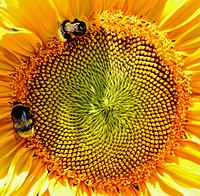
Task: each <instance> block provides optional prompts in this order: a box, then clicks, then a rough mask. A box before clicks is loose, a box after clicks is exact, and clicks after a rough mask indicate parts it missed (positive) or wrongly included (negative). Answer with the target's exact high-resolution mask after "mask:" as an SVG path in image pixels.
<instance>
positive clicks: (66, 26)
mask: <svg viewBox="0 0 200 196" xmlns="http://www.w3.org/2000/svg"><path fill="white" fill-rule="evenodd" d="M86 30H87V27H86V24H85V23H84V22H83V21H79V20H78V19H77V18H75V19H74V22H70V21H69V20H65V21H63V23H62V24H61V28H60V32H61V35H62V36H63V37H64V38H65V39H67V40H71V39H73V38H75V37H76V36H81V35H84V34H85V33H86Z"/></svg>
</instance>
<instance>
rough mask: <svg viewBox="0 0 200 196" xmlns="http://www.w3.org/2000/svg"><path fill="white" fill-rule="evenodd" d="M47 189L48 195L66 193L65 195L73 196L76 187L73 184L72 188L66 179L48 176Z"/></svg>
mask: <svg viewBox="0 0 200 196" xmlns="http://www.w3.org/2000/svg"><path fill="white" fill-rule="evenodd" d="M48 190H49V193H50V195H52V196H57V195H63V194H64V195H67V196H74V195H75V193H76V191H77V188H76V187H75V186H74V187H73V188H72V187H70V185H69V183H68V181H67V180H63V179H62V177H60V178H58V177H56V176H55V177H52V178H49V186H48Z"/></svg>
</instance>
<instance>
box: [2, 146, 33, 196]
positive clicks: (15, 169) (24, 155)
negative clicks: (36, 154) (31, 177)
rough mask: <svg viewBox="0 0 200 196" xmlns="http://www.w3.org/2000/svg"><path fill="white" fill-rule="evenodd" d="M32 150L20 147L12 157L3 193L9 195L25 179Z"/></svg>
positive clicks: (29, 165)
mask: <svg viewBox="0 0 200 196" xmlns="http://www.w3.org/2000/svg"><path fill="white" fill-rule="evenodd" d="M32 158H33V151H32V150H29V149H26V148H22V149H19V151H18V152H17V153H16V155H15V156H14V157H13V159H12V163H11V165H10V167H9V170H8V174H7V175H8V178H7V183H6V185H5V188H4V193H5V195H9V194H10V193H12V192H13V190H15V189H19V188H20V187H21V185H22V184H23V182H24V180H25V179H26V177H27V175H28V173H29V171H30V167H31V164H32Z"/></svg>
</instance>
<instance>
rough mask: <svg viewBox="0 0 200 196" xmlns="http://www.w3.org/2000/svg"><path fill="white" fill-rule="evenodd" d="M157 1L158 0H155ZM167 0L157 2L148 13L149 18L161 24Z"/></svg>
mask: <svg viewBox="0 0 200 196" xmlns="http://www.w3.org/2000/svg"><path fill="white" fill-rule="evenodd" d="M155 2H156V1H155ZM165 3H166V0H159V1H157V2H156V4H155V5H154V6H153V7H152V9H150V10H149V11H148V12H147V14H145V15H146V16H147V18H148V19H149V20H150V21H151V22H154V21H155V23H156V24H157V25H159V24H160V16H161V14H162V12H163V9H164V7H165Z"/></svg>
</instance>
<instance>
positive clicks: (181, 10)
mask: <svg viewBox="0 0 200 196" xmlns="http://www.w3.org/2000/svg"><path fill="white" fill-rule="evenodd" d="M199 8H200V1H196V0H190V1H188V0H176V1H174V0H168V1H167V3H166V5H165V8H164V10H163V13H162V16H161V23H160V25H159V29H160V30H164V31H166V32H169V31H172V30H174V29H177V28H179V27H180V26H183V25H185V24H187V23H188V22H190V21H191V20H193V19H194V18H195V17H196V16H198V15H199V13H200V9H199Z"/></svg>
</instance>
